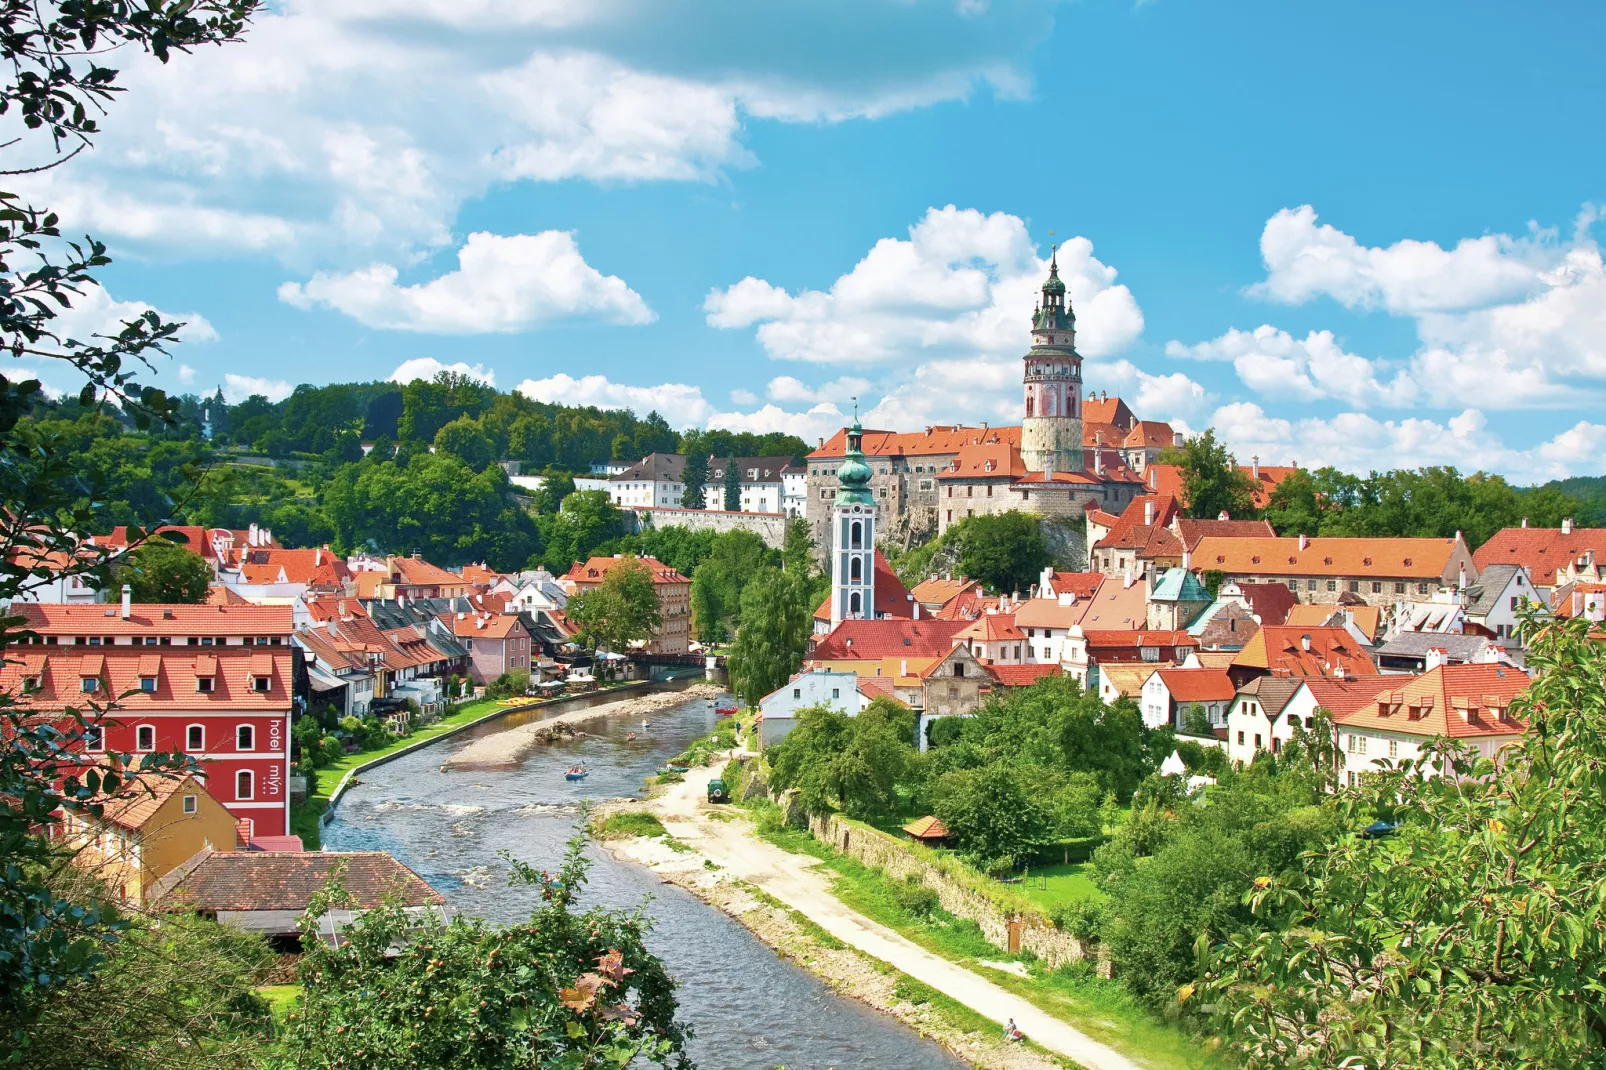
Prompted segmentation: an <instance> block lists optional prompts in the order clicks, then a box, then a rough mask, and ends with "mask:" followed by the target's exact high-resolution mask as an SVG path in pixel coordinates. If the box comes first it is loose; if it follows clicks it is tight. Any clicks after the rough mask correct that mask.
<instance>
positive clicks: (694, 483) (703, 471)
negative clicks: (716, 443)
mask: <svg viewBox="0 0 1606 1070" xmlns="http://www.w3.org/2000/svg"><path fill="white" fill-rule="evenodd" d="M680 481H681V487H682V488H683V489H682V490H681V494H680V504H681V505H683V506H685V507H686V508H687V509H702V508H704V504H705V502H706V500H707V488H708V455H707V454H705V453H703V452H701V451H698V452H696V453H691V454H688V455H687V456H686V467H685V470H684V471H683V473H682V474H681V477H680Z"/></svg>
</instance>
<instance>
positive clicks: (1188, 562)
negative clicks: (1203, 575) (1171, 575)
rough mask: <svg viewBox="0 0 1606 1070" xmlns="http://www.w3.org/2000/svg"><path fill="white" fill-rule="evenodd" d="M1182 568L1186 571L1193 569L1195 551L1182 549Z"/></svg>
mask: <svg viewBox="0 0 1606 1070" xmlns="http://www.w3.org/2000/svg"><path fill="white" fill-rule="evenodd" d="M1182 569H1183V571H1184V572H1189V571H1192V570H1193V551H1192V550H1184V551H1182Z"/></svg>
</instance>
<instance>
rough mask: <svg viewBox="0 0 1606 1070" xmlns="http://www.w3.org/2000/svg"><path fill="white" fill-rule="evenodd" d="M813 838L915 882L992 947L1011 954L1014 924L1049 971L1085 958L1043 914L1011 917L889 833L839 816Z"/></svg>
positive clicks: (813, 827)
mask: <svg viewBox="0 0 1606 1070" xmlns="http://www.w3.org/2000/svg"><path fill="white" fill-rule="evenodd" d="M809 831H810V832H812V833H813V834H814V838H815V839H817V840H819V841H820V842H821V843H823V844H825V845H826V846H828V847H830V848H831V849H832V850H834V851H836V852H837V853H838V854H843V855H846V856H848V857H849V858H852V859H854V860H855V861H858V862H860V863H863V864H864V865H866V866H869V867H870V868H871V869H878V870H880V871H881V872H883V873H885V874H886V875H887V876H889V877H891V878H893V879H894V880H907V879H908V878H910V877H913V878H914V879H915V880H917V881H918V882H920V883H921V884H923V885H925V886H926V887H927V888H930V889H931V890H932V891H934V892H936V893H937V902H938V903H939V904H941V906H942V909H944V910H946V911H947V912H948V913H950V914H952V915H953V916H954V917H956V918H966V919H968V920H970V921H973V922H975V923H976V924H977V925H978V926H980V928H981V931H982V935H983V936H984V937H986V939H987V942H988V943H990V944H992V945H993V946H994V947H997V948H999V949H1000V950H1003V951H1008V950H1009V927H1010V922H1011V921H1012V920H1013V921H1015V922H1017V923H1018V925H1019V927H1020V950H1021V951H1030V952H1031V953H1032V954H1034V955H1036V956H1037V957H1038V958H1039V959H1041V960H1042V961H1043V962H1044V963H1045V964H1046V965H1047V966H1048V967H1049V968H1050V969H1053V968H1055V967H1058V966H1061V965H1063V964H1064V963H1067V962H1073V961H1075V960H1077V959H1082V958H1086V957H1087V956H1088V954H1089V950H1090V949H1089V947H1088V944H1087V942H1086V941H1083V940H1078V939H1076V938H1075V937H1073V936H1071V935H1069V934H1068V933H1062V932H1060V931H1059V930H1058V929H1056V928H1054V926H1053V925H1052V924H1050V923H1049V921H1048V919H1047V918H1045V917H1043V916H1041V915H1038V914H1011V913H1009V912H1007V911H1005V910H1003V909H1002V908H1000V907H999V906H997V905H996V904H994V903H993V902H992V901H991V900H990V899H988V898H987V897H986V896H985V895H983V894H982V893H981V892H979V891H976V890H975V889H973V888H968V887H966V886H965V885H964V884H963V883H962V882H961V881H960V880H958V879H957V878H955V877H953V876H950V875H949V874H947V873H944V872H942V869H941V867H940V866H939V865H938V864H937V863H936V862H933V861H928V860H926V859H924V858H921V857H920V856H919V855H918V854H916V853H915V851H914V850H912V848H911V845H910V844H908V843H905V842H903V841H902V840H897V839H894V838H893V837H891V836H889V835H887V834H886V833H884V832H881V831H878V830H876V829H872V828H869V827H867V826H864V825H858V824H854V823H852V822H850V821H848V820H847V819H846V818H844V817H843V816H842V815H840V814H832V815H831V816H829V817H812V818H810V819H809Z"/></svg>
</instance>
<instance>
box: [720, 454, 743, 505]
mask: <svg viewBox="0 0 1606 1070" xmlns="http://www.w3.org/2000/svg"><path fill="white" fill-rule="evenodd" d="M724 482H725V504H724V507H725V511H726V512H728V513H734V512H737V511H739V510H740V509H741V508H742V473H741V471H740V470H739V469H738V468H737V467H736V458H735V457H727V458H725V480H724Z"/></svg>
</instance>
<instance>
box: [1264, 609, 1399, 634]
mask: <svg viewBox="0 0 1606 1070" xmlns="http://www.w3.org/2000/svg"><path fill="white" fill-rule="evenodd" d="M1346 610H1347V611H1348V612H1349V614H1350V619H1352V620H1353V621H1354V622H1355V627H1356V628H1357V629H1358V630H1359V631H1360V633H1361V634H1362V635H1364V636H1366V641H1367V642H1372V641H1373V640H1375V639H1376V638H1377V629H1378V627H1379V625H1381V624H1382V621H1383V609H1382V607H1381V606H1337V605H1331V604H1325V605H1324V604H1319V603H1308V602H1307V603H1302V604H1300V605H1296V606H1293V607H1292V608H1290V609H1289V611H1288V617H1287V619H1286V620H1284V621H1282V623H1283V624H1286V625H1288V626H1289V627H1290V628H1317V627H1321V626H1322V625H1324V624H1326V623H1327V622H1328V621H1329V620H1330V619H1332V618H1333V617H1334V616H1336V615H1342V614H1343V613H1344V612H1345V611H1346Z"/></svg>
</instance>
